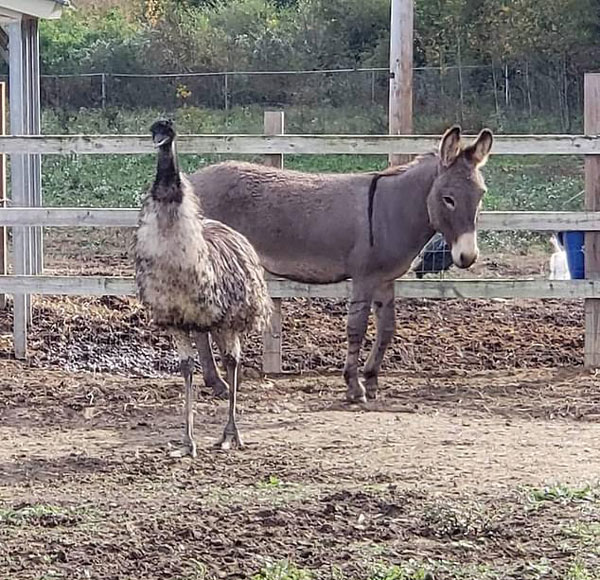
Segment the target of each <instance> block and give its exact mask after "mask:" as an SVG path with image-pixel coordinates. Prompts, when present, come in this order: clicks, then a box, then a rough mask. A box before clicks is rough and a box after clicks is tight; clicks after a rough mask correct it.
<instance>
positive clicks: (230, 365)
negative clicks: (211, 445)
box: [217, 334, 244, 450]
mask: <svg viewBox="0 0 600 580" xmlns="http://www.w3.org/2000/svg"><path fill="white" fill-rule="evenodd" d="M217 342H218V344H219V348H220V350H221V353H222V354H223V359H224V363H225V368H226V370H227V382H228V383H229V410H228V417H227V425H225V430H224V431H223V436H222V437H221V438H220V439H219V441H218V442H217V446H220V447H221V449H224V450H228V449H231V448H232V447H237V448H238V449H242V448H243V446H244V445H243V443H242V440H241V438H240V433H239V431H238V428H237V424H236V422H235V415H236V405H237V387H238V368H239V365H240V358H241V346H240V339H239V336H238V335H237V334H236V335H229V336H227V337H225V336H221V337H217Z"/></svg>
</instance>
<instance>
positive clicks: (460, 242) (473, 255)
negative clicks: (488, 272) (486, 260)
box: [452, 231, 479, 268]
mask: <svg viewBox="0 0 600 580" xmlns="http://www.w3.org/2000/svg"><path fill="white" fill-rule="evenodd" d="M478 257H479V248H478V247H477V232H474V231H473V232H467V233H465V234H461V235H460V236H458V238H457V239H456V241H455V242H454V243H453V244H452V261H453V262H454V264H455V265H456V266H457V267H459V268H468V267H469V266H472V265H473V264H474V263H475V261H476V260H477V258H478Z"/></svg>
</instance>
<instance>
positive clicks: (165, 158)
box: [152, 142, 182, 203]
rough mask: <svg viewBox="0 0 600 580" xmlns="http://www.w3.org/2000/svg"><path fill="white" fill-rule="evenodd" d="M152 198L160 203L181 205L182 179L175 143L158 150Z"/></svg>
mask: <svg viewBox="0 0 600 580" xmlns="http://www.w3.org/2000/svg"><path fill="white" fill-rule="evenodd" d="M152 196H153V197H154V198H155V199H157V200H160V201H166V202H175V203H181V199H182V192H181V177H180V176H179V166H178V163H177V155H176V153H175V143H174V142H171V143H166V144H164V145H161V146H160V147H159V148H158V159H157V164H156V177H155V178H154V183H153V184H152Z"/></svg>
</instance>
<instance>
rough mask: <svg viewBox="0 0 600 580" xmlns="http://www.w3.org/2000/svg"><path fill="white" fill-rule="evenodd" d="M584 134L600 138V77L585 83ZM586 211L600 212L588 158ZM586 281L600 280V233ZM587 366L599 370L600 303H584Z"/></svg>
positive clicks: (590, 248) (589, 243)
mask: <svg viewBox="0 0 600 580" xmlns="http://www.w3.org/2000/svg"><path fill="white" fill-rule="evenodd" d="M584 132H585V134H586V135H599V134H600V74H598V73H595V74H586V75H585V81H584ZM585 209H586V210H588V211H600V156H598V155H586V156H585ZM585 277H586V278H588V279H590V280H600V233H598V232H588V233H586V234H585ZM584 362H585V366H586V367H588V368H595V367H600V299H597V298H589V299H587V300H586V301H585V357H584Z"/></svg>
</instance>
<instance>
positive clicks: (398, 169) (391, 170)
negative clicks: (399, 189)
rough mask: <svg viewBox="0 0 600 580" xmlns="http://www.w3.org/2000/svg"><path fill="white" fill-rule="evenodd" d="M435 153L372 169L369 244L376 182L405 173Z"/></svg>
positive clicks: (370, 243) (371, 243) (371, 241)
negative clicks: (383, 167)
mask: <svg viewBox="0 0 600 580" xmlns="http://www.w3.org/2000/svg"><path fill="white" fill-rule="evenodd" d="M435 155H437V153H436V152H435V151H431V152H430V153H424V154H422V155H418V156H417V157H415V158H414V159H413V160H412V161H409V162H408V163H404V164H403V165H392V166H391V167H388V168H386V169H384V170H383V171H374V172H372V173H371V175H373V179H371V184H370V185H369V207H368V212H369V245H371V246H372V245H373V201H374V199H375V190H376V189H377V182H378V181H379V180H380V179H381V178H382V177H390V176H393V175H402V174H403V173H406V172H407V171H408V170H409V169H412V168H413V167H415V166H416V165H419V164H420V163H421V162H422V161H423V160H424V159H430V158H431V157H435Z"/></svg>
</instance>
